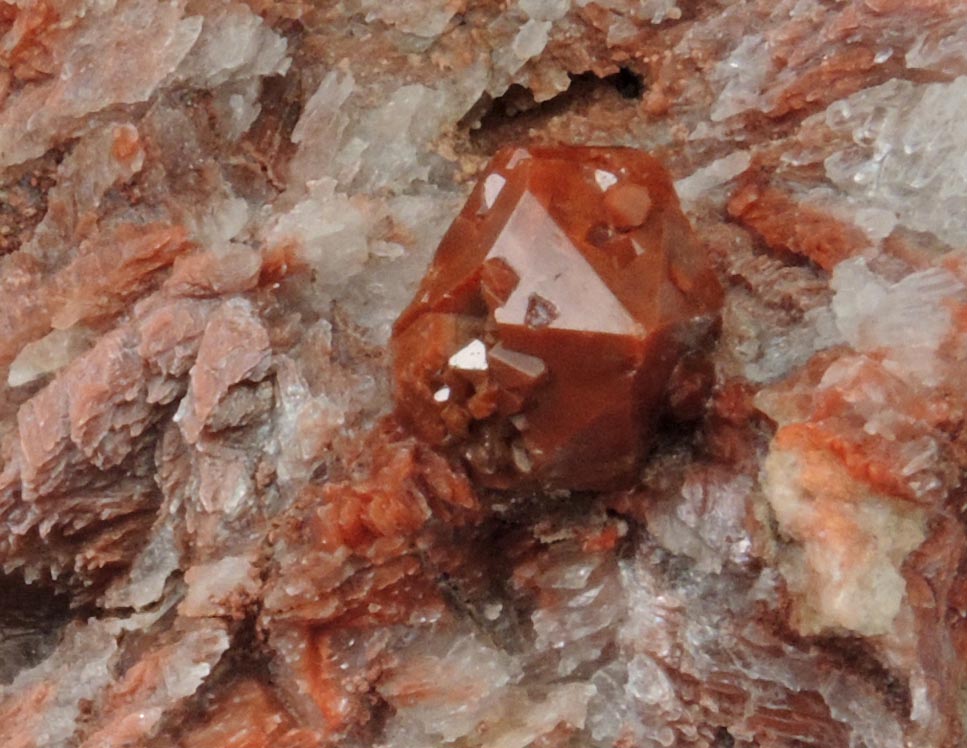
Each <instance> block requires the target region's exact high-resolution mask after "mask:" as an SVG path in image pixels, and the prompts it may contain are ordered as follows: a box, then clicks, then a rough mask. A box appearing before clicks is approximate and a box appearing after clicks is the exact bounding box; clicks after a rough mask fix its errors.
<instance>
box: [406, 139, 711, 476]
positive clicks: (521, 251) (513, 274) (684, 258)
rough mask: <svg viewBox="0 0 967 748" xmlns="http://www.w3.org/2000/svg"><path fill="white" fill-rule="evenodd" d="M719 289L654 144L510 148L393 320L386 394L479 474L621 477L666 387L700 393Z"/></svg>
mask: <svg viewBox="0 0 967 748" xmlns="http://www.w3.org/2000/svg"><path fill="white" fill-rule="evenodd" d="M721 295H722V294H721V288H720V286H719V284H718V281H717V280H716V277H715V273H714V272H713V270H712V268H711V264H710V262H709V261H708V258H707V256H706V255H705V251H704V249H703V248H702V247H701V246H700V245H699V243H698V241H697V240H696V238H695V237H694V235H693V234H692V231H691V227H690V226H689V225H688V220H687V219H686V218H685V216H684V215H683V214H682V212H681V210H680V209H679V207H678V201H677V199H676V197H675V192H674V189H673V187H672V184H671V178H670V177H669V176H668V174H667V172H665V170H664V169H663V168H662V167H661V166H660V165H659V164H658V163H657V162H656V161H655V160H654V159H652V158H650V157H648V156H646V155H645V154H643V153H640V152H636V151H634V150H632V149H621V148H576V147H570V148H564V147H558V148H530V149H525V148H513V147H512V148H507V149H505V150H504V151H502V152H501V153H500V154H498V156H497V157H496V158H495V160H494V162H493V163H492V164H491V165H490V167H489V168H488V169H487V171H486V173H485V174H484V175H483V176H482V178H481V181H480V183H479V185H478V187H477V188H476V189H475V190H474V191H473V193H472V194H471V196H470V199H469V201H468V203H467V205H466V206H465V207H464V209H463V211H462V212H461V214H460V215H459V216H458V217H457V219H456V221H455V223H454V224H453V226H451V227H450V230H449V231H448V232H447V234H446V236H444V238H443V241H442V243H441V244H440V248H439V250H438V251H437V253H436V256H435V258H434V259H433V263H432V265H431V266H430V269H429V271H428V273H427V276H426V278H425V279H424V281H423V283H422V284H421V285H420V288H419V289H418V290H417V294H416V299H415V300H414V301H413V303H412V304H411V305H410V307H409V308H408V309H406V310H405V311H404V312H403V314H402V315H401V317H400V319H399V321H398V322H397V324H396V331H395V335H394V339H393V350H394V354H395V364H394V365H395V372H396V390H397V400H398V405H399V409H400V411H401V413H402V414H403V416H404V418H405V420H406V421H408V422H409V423H410V424H412V426H413V428H414V429H415V430H416V432H417V433H418V434H419V435H420V436H421V437H422V438H423V439H424V440H426V441H427V442H428V443H430V444H433V445H436V446H446V445H448V444H450V443H455V444H457V445H459V447H460V449H461V451H462V454H463V455H464V456H465V458H466V460H467V462H468V463H469V465H470V466H471V468H472V470H473V474H474V476H475V477H476V478H477V479H478V480H479V482H480V483H482V484H483V485H490V486H495V487H499V488H509V487H512V486H520V487H523V486H527V485H532V486H538V487H541V488H544V489H547V490H554V489H565V490H567V489H599V490H600V489H606V488H615V487H620V486H622V485H627V484H629V483H631V482H633V480H634V479H635V477H637V472H636V470H637V468H638V467H639V463H640V460H641V457H642V454H643V453H644V451H645V449H646V448H647V447H649V446H650V442H651V441H652V436H651V433H650V432H651V431H652V430H653V429H654V426H655V423H656V421H657V419H658V415H659V411H660V407H661V405H662V404H663V402H664V401H665V400H667V399H668V397H669V395H670V394H671V395H672V397H673V399H674V400H675V401H676V404H678V405H679V406H681V408H683V409H684V408H685V407H687V406H686V403H687V401H689V400H695V399H696V398H699V399H700V398H701V393H700V390H701V384H702V383H701V381H700V380H701V372H700V369H701V368H702V367H701V365H700V364H699V363H696V361H695V359H696V358H697V357H698V356H699V355H700V352H701V351H700V350H699V349H700V345H701V343H702V342H704V341H705V340H706V339H707V338H708V337H709V334H710V331H711V328H712V327H713V326H714V325H713V323H714V320H715V315H716V314H717V312H718V307H719V305H720V304H721ZM690 354H691V358H689V355H690ZM673 376H674V378H675V379H676V380H677V381H679V383H680V384H679V387H678V391H676V392H673V393H670V392H669V389H670V387H669V384H670V380H672V378H673Z"/></svg>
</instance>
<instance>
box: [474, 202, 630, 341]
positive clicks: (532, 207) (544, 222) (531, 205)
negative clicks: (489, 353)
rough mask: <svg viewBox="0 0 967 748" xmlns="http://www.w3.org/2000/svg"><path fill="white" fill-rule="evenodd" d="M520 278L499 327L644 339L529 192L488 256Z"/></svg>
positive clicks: (499, 315) (498, 312)
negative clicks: (502, 263)
mask: <svg viewBox="0 0 967 748" xmlns="http://www.w3.org/2000/svg"><path fill="white" fill-rule="evenodd" d="M486 259H488V260H501V261H503V262H504V263H506V265H507V266H508V267H509V268H510V269H511V270H512V271H513V272H514V273H515V274H516V276H517V278H518V283H517V286H516V287H515V288H514V289H513V291H511V293H510V296H509V297H508V298H507V300H506V301H505V302H504V303H503V305H501V306H500V307H498V308H496V309H495V310H494V320H495V321H496V322H497V324H498V325H519V326H525V327H536V328H541V327H548V328H551V329H555V330H572V331H575V332H587V333H602V334H607V335H640V334H641V333H642V330H641V328H640V326H639V325H638V324H637V323H636V322H635V320H634V319H633V318H632V317H631V315H630V314H629V313H628V311H627V310H626V309H625V308H624V307H623V306H622V305H621V302H620V301H618V299H617V297H615V295H614V293H613V292H612V291H611V289H610V288H608V286H607V285H606V284H605V282H604V281H603V280H602V279H601V276H599V275H598V274H597V272H596V271H595V270H594V268H593V267H591V264H590V263H589V262H588V261H587V259H586V258H585V257H584V255H583V254H581V250H580V249H578V247H577V246H575V244H574V242H573V241H572V240H571V238H570V237H568V235H567V234H565V233H564V230H563V229H562V228H561V227H560V226H559V225H558V224H557V222H556V221H555V220H554V217H553V216H551V214H550V213H549V212H548V209H547V207H546V206H545V205H544V204H542V203H541V202H540V201H539V200H538V199H537V198H536V197H535V196H534V195H533V194H532V193H531V192H530V191H528V190H525V191H524V192H523V194H522V195H521V197H520V199H519V200H518V201H517V204H516V205H515V206H514V209H513V211H512V212H511V214H510V217H509V218H508V219H507V222H506V223H505V224H504V227H503V230H502V231H501V232H500V234H498V236H497V239H496V241H495V242H494V244H493V246H492V247H491V248H490V251H489V252H488V253H487V257H486Z"/></svg>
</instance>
